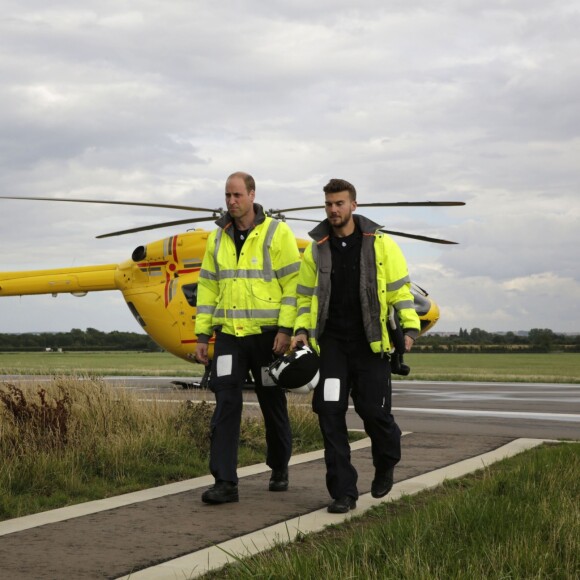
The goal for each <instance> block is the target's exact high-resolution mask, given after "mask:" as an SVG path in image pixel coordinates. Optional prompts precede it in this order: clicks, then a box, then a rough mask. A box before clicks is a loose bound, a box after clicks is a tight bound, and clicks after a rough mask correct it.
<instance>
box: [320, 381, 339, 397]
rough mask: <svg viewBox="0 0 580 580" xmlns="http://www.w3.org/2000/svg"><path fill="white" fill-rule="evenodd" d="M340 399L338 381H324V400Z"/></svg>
mask: <svg viewBox="0 0 580 580" xmlns="http://www.w3.org/2000/svg"><path fill="white" fill-rule="evenodd" d="M339 399H340V379H326V380H325V381H324V400H325V401H338V400H339Z"/></svg>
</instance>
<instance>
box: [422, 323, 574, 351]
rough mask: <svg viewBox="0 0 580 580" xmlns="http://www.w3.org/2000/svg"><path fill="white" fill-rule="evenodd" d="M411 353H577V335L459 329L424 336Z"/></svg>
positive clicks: (542, 331)
mask: <svg viewBox="0 0 580 580" xmlns="http://www.w3.org/2000/svg"><path fill="white" fill-rule="evenodd" d="M413 350H414V351H416V350H418V351H423V352H555V351H562V352H580V334H578V335H566V334H557V333H555V332H553V331H552V330H550V329H549V328H532V329H531V330H530V331H529V332H528V333H527V335H523V334H520V333H515V332H506V333H501V334H498V333H493V332H486V331H485V330H482V329H481V328H472V329H471V330H470V331H468V330H467V329H463V328H460V329H459V333H458V334H445V335H440V334H437V333H436V332H435V333H432V334H431V333H427V334H425V335H423V336H421V337H420V338H419V339H418V341H417V344H416V345H415V347H414V349H413Z"/></svg>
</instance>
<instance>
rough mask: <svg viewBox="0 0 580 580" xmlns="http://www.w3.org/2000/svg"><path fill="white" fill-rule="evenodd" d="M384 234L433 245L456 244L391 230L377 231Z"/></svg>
mask: <svg viewBox="0 0 580 580" xmlns="http://www.w3.org/2000/svg"><path fill="white" fill-rule="evenodd" d="M379 231H380V232H383V233H385V234H389V235H391V236H401V237H403V238H411V239H412V240H421V241H422V242H432V243H434V244H457V242H450V241H449V240H443V239H441V238H430V237H428V236H420V235H419V234H405V233H403V232H395V231H393V230H383V229H381V230H379Z"/></svg>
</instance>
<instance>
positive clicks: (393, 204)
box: [269, 201, 465, 214]
mask: <svg viewBox="0 0 580 580" xmlns="http://www.w3.org/2000/svg"><path fill="white" fill-rule="evenodd" d="M456 205H465V202H464V201H392V202H377V203H358V204H357V207H450V206H456ZM307 209H324V205H311V206H306V207H289V208H286V209H271V210H269V213H270V214H282V213H285V212H288V211H302V210H307Z"/></svg>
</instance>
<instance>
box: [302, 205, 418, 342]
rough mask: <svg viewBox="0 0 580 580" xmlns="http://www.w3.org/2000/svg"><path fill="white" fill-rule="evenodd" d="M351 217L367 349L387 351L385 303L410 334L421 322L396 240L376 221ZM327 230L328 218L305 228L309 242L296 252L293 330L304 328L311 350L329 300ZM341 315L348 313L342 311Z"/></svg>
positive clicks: (405, 263)
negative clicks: (358, 238)
mask: <svg viewBox="0 0 580 580" xmlns="http://www.w3.org/2000/svg"><path fill="white" fill-rule="evenodd" d="M353 218H354V220H355V223H356V224H357V226H358V227H359V228H360V230H361V232H362V234H363V239H362V248H361V260H360V300H361V307H362V316H363V324H364V328H365V334H366V338H367V340H368V342H369V344H370V346H371V350H372V351H373V352H375V353H382V352H385V353H388V352H390V351H391V344H390V341H389V333H388V330H387V317H388V313H389V307H392V308H394V309H395V311H396V314H397V315H398V316H399V320H400V322H401V327H402V329H403V332H404V333H405V334H408V335H409V336H411V337H412V338H413V339H414V338H416V337H417V336H418V334H419V330H420V328H421V325H420V321H419V317H418V315H417V312H416V311H415V308H414V299H413V295H412V294H411V290H410V287H411V280H410V279H409V272H408V270H407V262H406V260H405V257H404V256H403V253H402V252H401V249H400V248H399V246H398V245H397V244H396V242H395V241H394V240H393V239H392V238H391V237H390V236H388V235H386V234H383V233H381V232H380V231H378V230H379V228H380V226H379V225H378V224H376V223H374V222H372V221H371V220H369V219H368V218H366V217H364V216H361V215H357V214H354V215H353ZM330 232H331V228H330V225H329V223H328V220H324V221H323V222H321V223H320V224H319V225H318V226H316V228H314V229H313V230H312V231H311V232H310V237H311V238H313V240H314V242H311V243H310V244H309V245H308V247H307V248H306V250H305V252H304V255H303V257H302V263H301V266H300V272H299V274H298V286H297V288H296V292H297V298H298V313H297V316H296V322H295V323H294V329H295V333H298V332H299V331H301V330H302V331H303V330H306V331H307V332H308V337H309V340H310V344H311V345H312V347H313V348H315V349H316V350H317V351H319V347H318V340H319V339H320V337H321V336H322V334H323V332H324V326H325V323H326V319H327V318H328V311H329V306H330V291H331V283H330V275H331V271H332V256H331V250H330V242H329V237H330ZM344 316H348V312H345V313H344Z"/></svg>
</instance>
